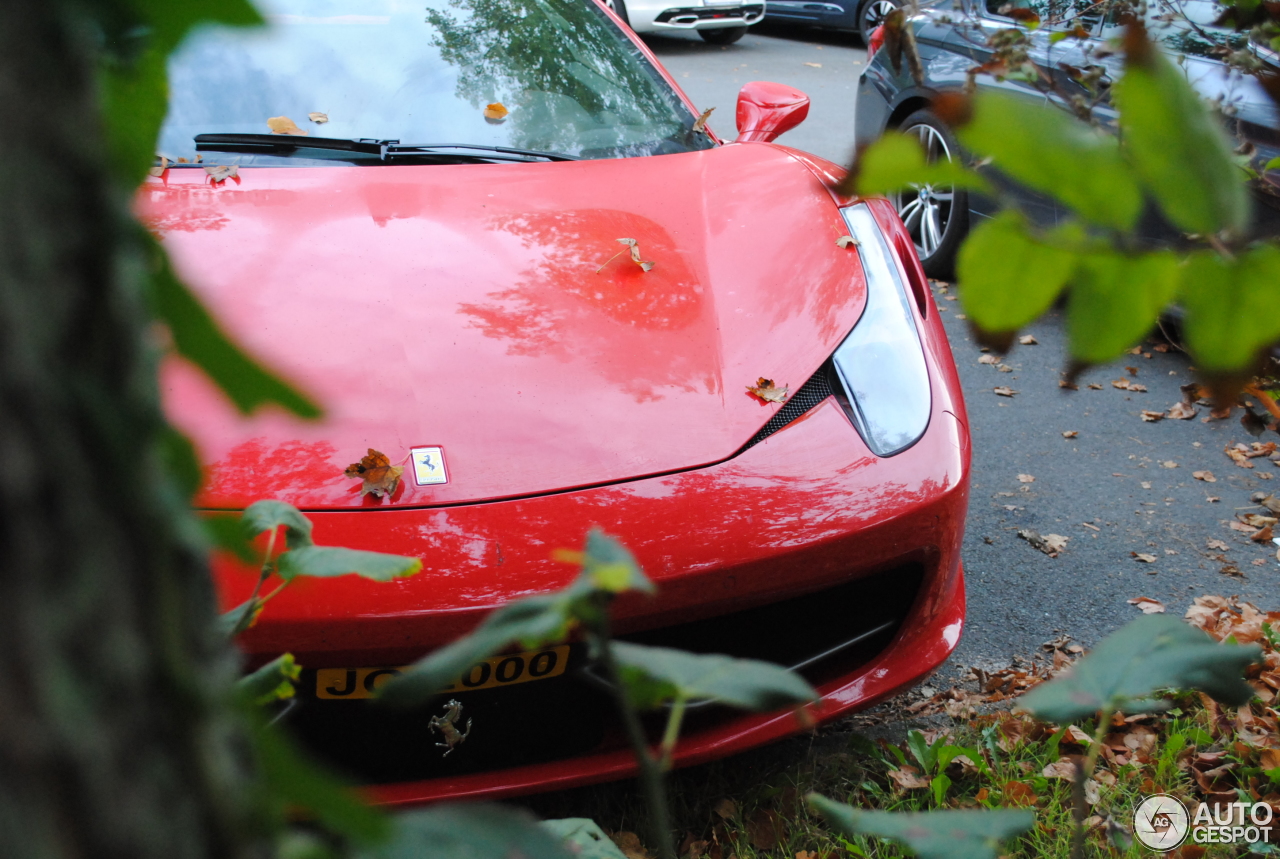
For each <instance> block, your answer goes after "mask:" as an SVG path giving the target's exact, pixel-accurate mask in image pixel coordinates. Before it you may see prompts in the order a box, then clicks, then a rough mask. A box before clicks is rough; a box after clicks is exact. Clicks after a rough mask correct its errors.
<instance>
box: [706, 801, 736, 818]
mask: <svg viewBox="0 0 1280 859" xmlns="http://www.w3.org/2000/svg"><path fill="white" fill-rule="evenodd" d="M712 810H713V811H715V813H716V814H718V815H719V816H720V818H721V819H722V820H733V819H734V818H735V817H737V816H738V803H736V802H734V801H733V800H732V799H729V798H728V797H725V798H724V799H722V800H720V801H719V802H717V803H716V804H715V808H714V809H712Z"/></svg>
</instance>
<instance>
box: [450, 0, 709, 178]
mask: <svg viewBox="0 0 1280 859" xmlns="http://www.w3.org/2000/svg"><path fill="white" fill-rule="evenodd" d="M448 5H449V7H450V8H451V10H452V11H446V10H443V9H430V8H429V9H428V10H427V21H428V23H430V24H431V25H433V26H434V27H435V28H436V33H435V34H434V35H433V36H432V44H433V45H435V47H437V48H438V49H439V50H440V56H441V58H442V59H443V60H444V61H445V62H447V63H450V64H451V65H453V66H455V67H456V68H457V69H458V83H457V89H456V92H457V96H458V97H459V98H460V99H463V100H465V101H468V102H469V103H470V104H472V105H473V106H474V107H476V108H477V109H479V108H481V107H483V106H484V105H485V104H488V103H491V102H501V103H502V104H504V105H505V106H506V107H507V108H508V109H510V110H511V111H512V112H511V114H510V116H509V117H508V118H507V119H506V120H505V122H506V123H507V124H508V125H509V126H510V127H511V140H512V143H513V145H515V146H519V147H523V148H528V149H539V150H546V151H554V152H565V153H569V154H583V155H586V156H609V155H637V154H651V153H659V152H680V151H688V150H690V149H704V148H707V147H708V146H709V145H710V141H709V140H708V139H707V138H706V137H705V136H704V135H702V134H694V133H692V132H691V130H690V129H691V127H692V122H693V120H692V117H690V116H688V111H687V110H686V109H685V108H684V106H683V105H682V104H680V103H679V102H678V101H677V100H676V97H675V94H674V93H673V92H671V90H670V88H669V87H668V86H667V85H666V84H665V82H663V81H662V80H661V79H659V78H658V76H657V75H656V73H654V72H653V71H652V69H651V68H650V67H649V63H648V61H647V60H646V59H645V58H644V57H643V56H642V55H641V54H640V52H639V51H637V50H636V48H635V46H634V45H632V44H631V42H630V41H629V40H628V39H626V38H625V37H624V36H623V35H622V34H621V33H618V32H616V31H615V28H614V27H613V25H612V23H611V22H610V21H608V20H607V19H606V18H605V17H604V16H603V15H602V14H600V13H599V12H598V10H596V9H595V8H593V7H591V4H590V3H589V2H584V0H564V2H559V1H558V0H552V2H548V0H448Z"/></svg>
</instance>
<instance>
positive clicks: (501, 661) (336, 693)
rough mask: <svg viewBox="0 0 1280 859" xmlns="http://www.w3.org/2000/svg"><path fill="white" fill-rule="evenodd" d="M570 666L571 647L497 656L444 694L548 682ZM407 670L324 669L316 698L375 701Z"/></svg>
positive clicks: (319, 675) (320, 671)
mask: <svg viewBox="0 0 1280 859" xmlns="http://www.w3.org/2000/svg"><path fill="white" fill-rule="evenodd" d="M568 664H569V645H567V644H562V645H560V646H559V647H548V648H546V649H544V650H531V651H528V652H526V653H511V654H508V655H506V656H495V657H493V658H492V659H486V660H484V661H482V662H477V663H476V664H475V665H472V666H471V667H470V668H469V669H468V670H467V671H466V672H464V673H463V675H462V676H461V677H459V678H458V679H457V680H456V681H454V682H453V683H451V684H449V685H448V686H446V687H444V688H443V689H441V690H440V691H441V692H469V691H471V690H473V689H493V688H494V687H496V686H514V685H516V684H517V683H529V682H532V681H534V680H547V679H549V678H552V677H558V676H560V675H561V674H563V673H564V669H565V667H566V666H567V665H568ZM406 670H408V666H407V665H405V666H400V667H399V668H321V669H318V670H317V671H316V697H317V698H326V699H330V700H334V699H342V700H354V699H356V698H372V697H373V694H374V692H376V691H377V690H378V687H379V686H381V685H382V684H383V683H386V682H387V681H388V680H390V679H391V678H392V677H396V676H398V675H400V674H402V673H404V672H405V671H406Z"/></svg>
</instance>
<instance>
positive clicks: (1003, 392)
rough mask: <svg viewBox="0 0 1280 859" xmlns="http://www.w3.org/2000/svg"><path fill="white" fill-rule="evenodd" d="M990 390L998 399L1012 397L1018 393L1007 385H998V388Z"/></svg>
mask: <svg viewBox="0 0 1280 859" xmlns="http://www.w3.org/2000/svg"><path fill="white" fill-rule="evenodd" d="M991 390H993V391H995V392H996V395H997V396H1000V397H1012V396H1013V395H1014V394H1016V393H1018V392H1017V391H1015V390H1014V389H1013V388H1010V387H1008V386H1007V385H1000V386H999V387H997V388H992V389H991Z"/></svg>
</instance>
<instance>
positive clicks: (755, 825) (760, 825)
mask: <svg viewBox="0 0 1280 859" xmlns="http://www.w3.org/2000/svg"><path fill="white" fill-rule="evenodd" d="M891 775H892V774H891ZM925 784H926V785H928V782H925ZM782 836H783V820H782V817H781V816H780V815H779V814H778V812H776V811H773V810H772V809H768V808H760V809H756V813H755V814H753V815H751V819H750V820H748V821H747V838H748V839H750V841H751V846H752V847H754V848H756V849H757V850H772V849H773V848H775V847H777V846H778V843H779V842H780V841H782Z"/></svg>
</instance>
